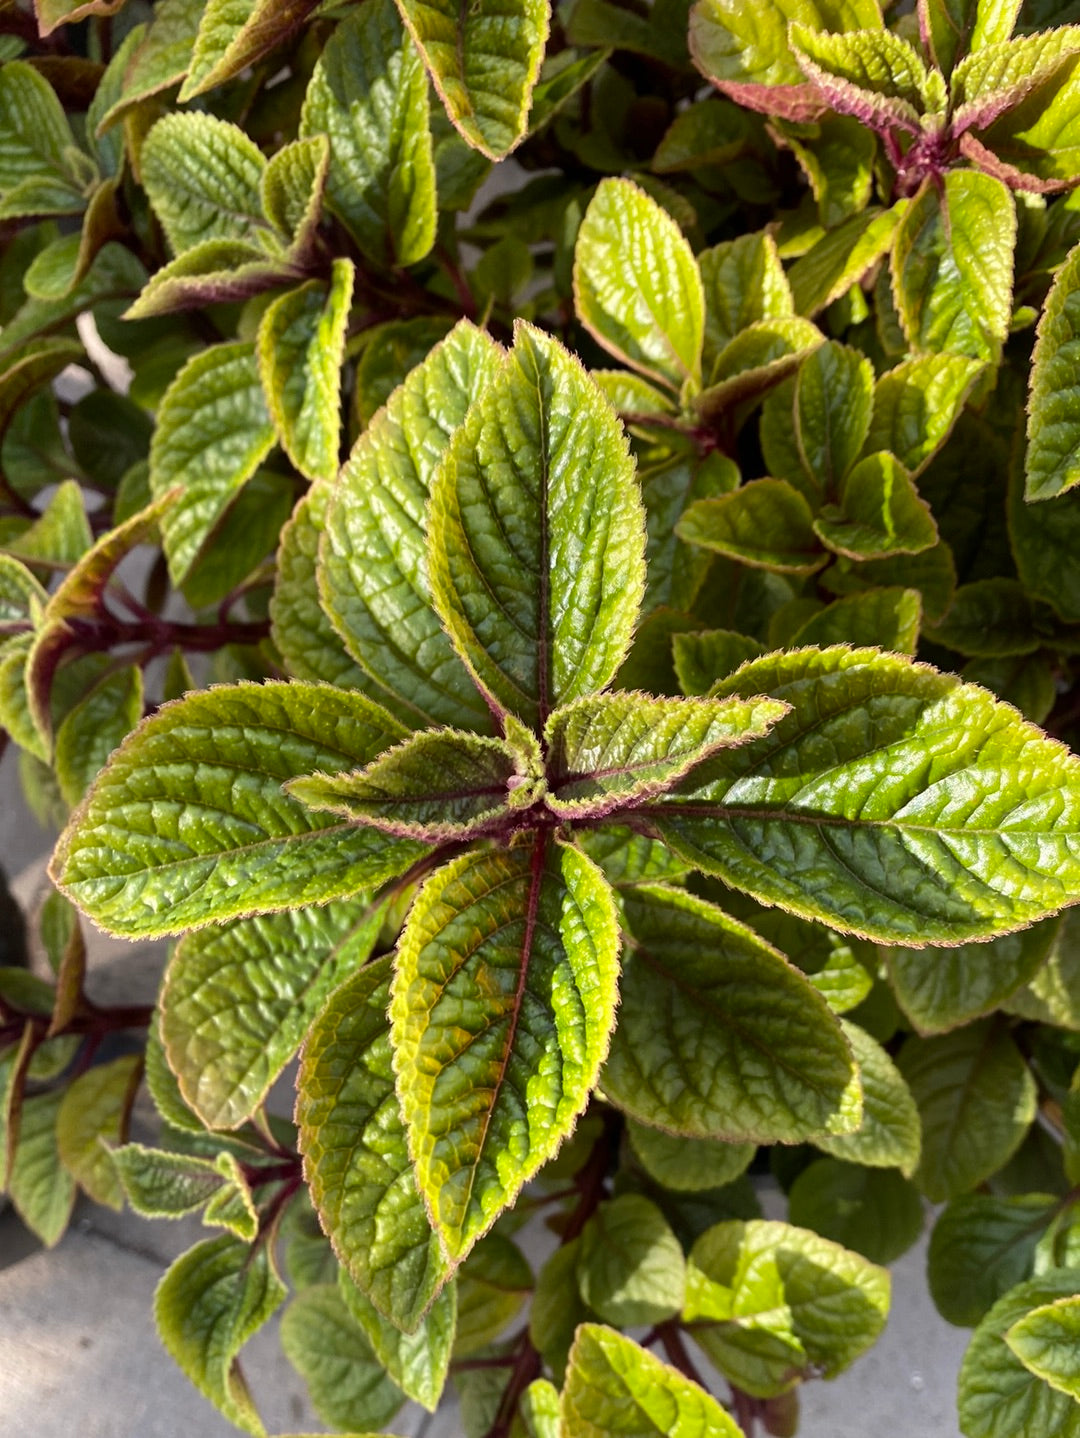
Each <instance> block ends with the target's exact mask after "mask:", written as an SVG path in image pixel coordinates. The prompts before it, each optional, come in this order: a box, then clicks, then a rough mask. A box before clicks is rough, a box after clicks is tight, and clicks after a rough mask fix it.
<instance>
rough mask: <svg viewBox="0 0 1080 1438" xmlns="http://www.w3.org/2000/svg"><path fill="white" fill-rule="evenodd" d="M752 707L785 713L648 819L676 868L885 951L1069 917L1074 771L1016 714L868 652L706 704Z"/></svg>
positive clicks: (802, 658) (758, 665)
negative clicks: (1059, 914)
mask: <svg viewBox="0 0 1080 1438" xmlns="http://www.w3.org/2000/svg"><path fill="white" fill-rule="evenodd" d="M758 693H764V694H769V695H771V696H772V697H773V698H774V699H783V700H786V701H787V702H788V703H790V704H792V706H793V709H792V712H791V713H790V714H788V715H786V716H785V717H784V718H783V719H781V720H780V721H779V723H777V724H776V725H775V727H774V728H773V729H771V730H770V731H769V734H768V735H767V736H766V737H765V738H764V739H759V740H757V741H756V742H755V743H754V744H752V745H750V746H748V747H747V748H745V749H733V750H730V751H725V752H723V753H721V754H719V755H717V756H716V757H715V758H714V759H712V760H710V761H709V764H708V766H706V767H705V768H703V770H702V771H700V773H699V774H698V775H691V776H690V777H689V778H688V779H686V780H684V781H683V783H682V785H681V786H680V788H679V789H678V790H677V791H676V792H675V793H673V794H671V795H665V796H662V797H660V798H658V799H656V800H654V801H652V802H651V803H649V804H647V805H644V806H643V807H642V813H643V814H644V815H645V816H647V817H648V819H649V821H650V823H651V825H652V826H653V827H654V829H655V832H656V833H657V834H658V835H659V836H660V837H662V838H664V839H665V840H666V841H667V842H668V843H669V844H670V845H671V846H672V848H674V849H675V850H676V852H677V853H678V854H680V855H682V857H683V858H685V859H687V860H688V861H689V862H691V863H693V864H695V865H696V866H698V867H701V868H704V869H705V870H706V871H707V872H711V873H714V874H716V875H718V876H719V877H720V878H722V879H724V881H725V883H728V884H731V885H732V886H734V887H735V888H741V889H744V890H745V891H747V892H749V893H751V894H752V895H753V896H754V897H755V898H757V899H759V900H760V901H764V902H765V903H767V904H780V905H782V906H783V907H784V908H787V909H790V910H792V911H793V912H794V913H797V914H801V915H803V916H804V917H806V918H811V919H820V920H822V921H824V922H825V923H828V924H831V925H832V926H833V927H834V928H836V929H839V930H840V931H841V932H844V933H856V934H861V935H863V936H864V937H867V938H871V939H875V940H877V941H878V942H882V943H904V942H909V943H910V942H917V943H924V944H925V943H939V944H940V943H945V944H957V943H963V942H965V941H968V940H972V939H976V938H991V937H993V936H994V935H995V934H999V933H1007V932H1009V931H1010V930H1013V929H1017V928H1022V927H1024V926H1025V925H1026V924H1029V923H1031V922H1032V921H1033V920H1035V919H1038V918H1043V917H1045V916H1046V915H1047V914H1049V913H1052V912H1054V911H1055V910H1056V909H1058V908H1060V907H1061V906H1062V905H1063V904H1066V903H1068V902H1070V900H1071V897H1072V892H1073V890H1074V889H1075V887H1076V883H1077V880H1076V879H1074V878H1073V877H1072V870H1073V865H1074V860H1073V859H1072V857H1071V854H1072V848H1071V844H1072V841H1071V839H1070V838H1069V830H1070V827H1071V825H1072V824H1073V822H1074V821H1073V820H1072V819H1071V818H1070V817H1069V815H1070V814H1071V812H1072V810H1073V807H1074V806H1075V804H1076V803H1077V802H1080V795H1077V785H1078V784H1080V761H1077V760H1076V759H1074V758H1073V757H1072V756H1071V755H1069V754H1067V752H1066V751H1065V750H1064V749H1063V748H1061V747H1060V746H1059V745H1057V744H1055V743H1054V742H1053V741H1051V740H1048V739H1046V738H1045V737H1044V736H1043V735H1042V734H1041V733H1040V731H1039V730H1037V729H1035V728H1033V727H1032V726H1031V725H1028V724H1026V723H1024V722H1023V721H1022V720H1021V719H1020V718H1019V716H1018V715H1017V713H1016V711H1015V710H1014V709H1012V708H1011V707H1010V706H1008V705H1003V704H1000V703H999V702H998V701H996V700H995V699H994V698H993V697H992V696H991V695H990V694H988V693H987V692H986V691H985V690H982V689H978V688H976V687H975V686H974V685H961V684H960V682H959V681H958V680H957V679H956V678H955V677H954V676H951V675H946V674H940V673H938V672H937V671H936V670H933V669H931V668H929V667H928V666H924V665H916V664H913V663H911V662H910V661H909V660H907V659H903V658H901V657H900V656H898V655H886V654H881V653H878V652H877V651H874V650H869V649H863V650H844V649H839V648H837V649H827V650H822V651H815V650H800V651H798V652H797V653H794V654H787V655H777V656H768V655H766V656H765V657H764V658H762V659H758V660H751V661H750V662H749V663H747V664H745V665H743V667H742V668H741V669H740V670H738V671H737V673H736V674H735V675H733V676H732V678H731V679H729V680H726V681H725V682H724V683H722V684H719V685H717V686H716V688H715V690H714V695H715V696H716V697H722V696H723V695H725V694H743V695H746V696H748V695H751V694H758ZM901 755H902V756H903V758H902V761H901V760H900V758H899V756H901ZM1021 755H1023V760H1022V765H1021V771H1022V773H1023V780H1022V782H1017V781H1015V780H1011V779H1010V776H1011V775H1014V774H1015V773H1016V772H1017V769H1016V766H1017V765H1018V764H1021V760H1020V756H1021ZM1074 795H1075V796H1076V797H1073V796H1074ZM976 812H977V814H978V827H977V828H976V827H973V826H972V823H971V817H972V815H973V814H974V813H976Z"/></svg>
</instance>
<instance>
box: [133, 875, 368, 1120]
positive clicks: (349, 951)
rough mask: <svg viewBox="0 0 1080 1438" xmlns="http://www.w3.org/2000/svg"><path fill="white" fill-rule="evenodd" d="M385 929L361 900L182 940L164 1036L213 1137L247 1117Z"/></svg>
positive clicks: (171, 974)
mask: <svg viewBox="0 0 1080 1438" xmlns="http://www.w3.org/2000/svg"><path fill="white" fill-rule="evenodd" d="M382 919H383V910H382V906H381V905H378V904H369V903H367V902H366V901H365V900H364V899H363V898H360V899H354V900H350V901H347V902H342V903H336V904H328V905H327V906H326V907H325V908H305V909H298V910H296V911H294V912H286V913H283V914H272V915H266V916H262V917H258V918H251V919H240V920H237V921H236V922H234V923H231V924H226V925H223V926H221V927H214V928H207V929H199V930H198V931H196V932H195V933H193V934H187V935H185V937H184V938H183V939H182V940H181V941H180V943H179V944H178V945H177V947H176V950H175V952H174V954H173V957H172V960H171V961H170V963H169V967H168V969H167V970H166V972H165V979H164V983H163V987H162V995H161V1034H162V1039H163V1041H164V1044H165V1048H166V1052H167V1053H168V1056H169V1062H170V1065H171V1066H172V1069H173V1071H174V1072H175V1074H176V1075H177V1078H178V1081H179V1085H180V1091H181V1093H182V1094H183V1096H184V1098H185V1100H186V1101H187V1103H189V1104H190V1105H191V1107H192V1109H193V1110H194V1112H195V1113H197V1114H198V1115H199V1117H200V1118H201V1119H203V1120H204V1122H205V1123H206V1124H207V1126H208V1127H210V1128H226V1129H227V1128H237V1127H239V1125H240V1124H241V1123H243V1122H244V1120H245V1119H247V1118H248V1117H250V1115H251V1114H252V1113H253V1112H254V1111H255V1109H256V1108H257V1107H258V1106H259V1104H260V1103H261V1102H262V1101H263V1099H264V1098H265V1096H266V1094H267V1092H268V1090H269V1088H270V1086H271V1084H272V1083H273V1082H274V1080H275V1079H276V1078H277V1076H278V1074H279V1073H280V1072H281V1070H282V1069H283V1068H284V1067H285V1065H286V1064H287V1063H288V1061H289V1060H290V1059H291V1058H292V1056H293V1055H294V1054H295V1052H296V1050H297V1049H298V1048H299V1046H300V1043H301V1040H302V1039H303V1037H304V1035H305V1034H306V1032H307V1030H308V1028H309V1026H310V1024H311V1021H312V1019H313V1018H314V1017H315V1016H316V1014H318V1012H319V1010H320V1009H321V1008H322V1006H323V1004H324V1003H325V1002H326V999H327V997H328V996H329V995H330V994H331V993H332V992H333V991H334V989H335V988H337V986H338V985H339V984H340V982H341V980H342V978H343V977H344V975H346V974H348V973H350V972H351V971H352V969H353V968H354V967H356V966H358V965H359V964H362V963H364V962H365V961H366V960H367V958H368V956H369V954H370V953H371V950H372V948H373V946H374V944H375V941H376V939H377V938H378V935H379V929H380V927H381V924H382Z"/></svg>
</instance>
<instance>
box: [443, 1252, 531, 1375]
mask: <svg viewBox="0 0 1080 1438" xmlns="http://www.w3.org/2000/svg"><path fill="white" fill-rule="evenodd" d="M533 1284H534V1280H533V1272H532V1269H531V1268H530V1267H529V1264H528V1262H527V1261H526V1259H525V1257H524V1255H523V1254H522V1252H521V1250H520V1249H519V1248H518V1247H517V1245H516V1244H514V1243H512V1242H511V1241H510V1239H508V1238H504V1237H503V1236H502V1234H501V1233H498V1232H492V1233H489V1234H488V1235H487V1237H486V1238H482V1239H481V1240H480V1242H479V1243H478V1244H477V1245H476V1247H475V1248H474V1249H473V1251H472V1252H471V1253H470V1254H469V1256H468V1258H467V1259H466V1260H465V1262H464V1263H463V1264H462V1266H461V1268H460V1269H459V1270H458V1275H457V1280H456V1285H455V1286H456V1288H457V1296H458V1298H457V1331H456V1333H455V1335H454V1357H455V1358H464V1357H467V1356H468V1355H469V1354H470V1353H476V1352H478V1351H479V1350H480V1349H482V1348H486V1347H487V1345H488V1344H489V1343H491V1342H493V1341H494V1340H495V1339H496V1338H498V1336H499V1334H500V1333H502V1331H503V1330H504V1329H505V1328H506V1326H507V1324H508V1323H510V1321H511V1320H512V1319H513V1318H514V1317H515V1315H516V1314H517V1313H518V1312H520V1310H521V1306H522V1304H523V1303H524V1302H525V1299H526V1298H527V1297H528V1296H529V1294H530V1293H531V1292H532V1289H533Z"/></svg>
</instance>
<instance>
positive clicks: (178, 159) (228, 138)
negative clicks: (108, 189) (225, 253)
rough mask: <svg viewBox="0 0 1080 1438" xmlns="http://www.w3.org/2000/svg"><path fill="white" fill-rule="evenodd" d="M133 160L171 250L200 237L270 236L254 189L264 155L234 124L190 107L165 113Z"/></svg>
mask: <svg viewBox="0 0 1080 1438" xmlns="http://www.w3.org/2000/svg"><path fill="white" fill-rule="evenodd" d="M139 164H140V169H141V175H142V182H143V185H144V186H145V189H146V193H147V197H148V198H149V200H150V203H151V204H152V205H153V207H154V213H155V214H156V215H157V217H158V219H159V220H160V221H161V226H162V229H163V230H164V231H165V235H166V238H167V239H168V241H169V244H170V245H171V246H172V251H173V254H174V255H181V254H183V253H184V252H185V250H190V249H193V248H194V246H196V245H198V244H202V243H203V242H204V241H205V240H243V241H249V242H250V243H252V244H255V245H263V246H265V245H266V244H267V242H272V240H273V235H272V232H271V230H270V228H269V226H268V225H267V223H266V220H265V218H264V216H263V208H262V198H261V194H260V186H261V183H262V178H263V174H264V172H265V170H266V160H265V158H264V157H263V154H262V152H261V151H260V150H259V148H258V146H257V145H255V144H254V142H253V141H251V140H249V139H248V137H247V135H246V134H245V133H244V131H243V130H241V129H240V128H239V127H238V126H237V125H230V124H228V123H226V121H224V120H219V119H217V118H216V117H215V116H213V115H205V114H199V113H195V112H188V113H183V112H176V113H173V114H171V115H166V116H165V118H164V119H162V120H159V121H158V122H157V124H156V125H155V126H154V128H153V129H152V130H151V131H150V133H149V135H147V137H146V141H145V143H144V144H143V147H142V151H141V152H140V157H139Z"/></svg>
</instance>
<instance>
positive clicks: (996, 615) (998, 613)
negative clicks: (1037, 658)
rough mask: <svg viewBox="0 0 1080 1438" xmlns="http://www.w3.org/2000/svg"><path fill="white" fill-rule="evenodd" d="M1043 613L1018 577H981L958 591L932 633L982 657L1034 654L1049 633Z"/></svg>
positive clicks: (938, 639)
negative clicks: (1038, 611) (1041, 614)
mask: <svg viewBox="0 0 1080 1438" xmlns="http://www.w3.org/2000/svg"><path fill="white" fill-rule="evenodd" d="M1040 617H1041V616H1038V614H1037V611H1036V609H1035V607H1034V606H1033V605H1032V603H1031V600H1030V598H1029V597H1028V594H1027V591H1026V590H1025V589H1024V587H1023V585H1022V584H1021V583H1020V582H1019V581H1018V580H1016V579H977V580H975V581H974V583H972V584H962V585H961V586H960V588H959V589H958V590H957V591H956V594H955V596H954V598H953V602H952V604H951V605H950V607H949V611H948V613H947V614H946V615H945V618H944V619H943V620H942V621H941V623H940V624H938V625H936V626H935V627H934V629H933V631H932V637H933V639H934V642H935V643H937V644H944V645H945V646H946V647H947V648H949V649H956V650H959V652H960V653H961V654H972V655H977V656H979V657H981V658H1001V657H1003V656H1010V655H1020V654H1034V653H1035V651H1036V650H1037V649H1039V648H1040V647H1041V645H1042V644H1043V642H1044V639H1045V638H1046V637H1048V636H1047V635H1046V633H1045V629H1046V626H1045V624H1043V625H1040V624H1039V623H1038V621H1039V618H1040ZM1040 630H1041V631H1042V632H1040Z"/></svg>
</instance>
